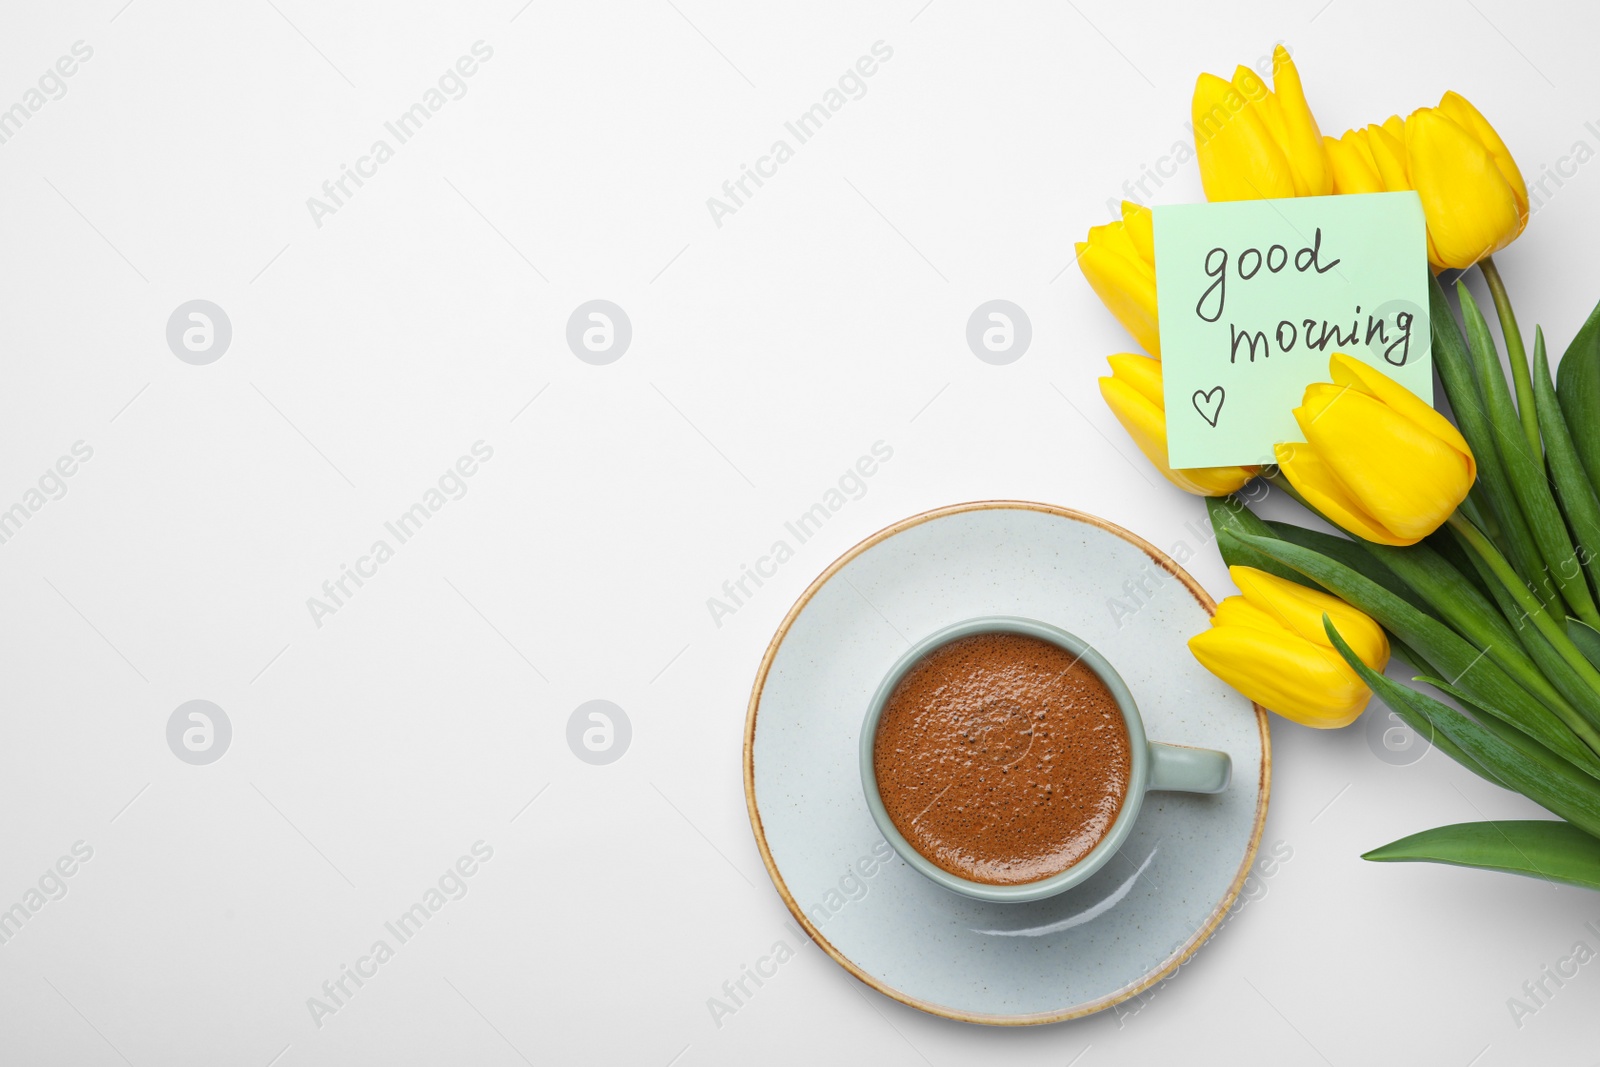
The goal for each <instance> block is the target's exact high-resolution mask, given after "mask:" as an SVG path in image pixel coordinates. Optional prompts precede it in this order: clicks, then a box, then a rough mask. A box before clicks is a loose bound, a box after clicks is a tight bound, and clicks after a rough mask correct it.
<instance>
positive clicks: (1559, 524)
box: [1078, 46, 1600, 889]
mask: <svg viewBox="0 0 1600 1067" xmlns="http://www.w3.org/2000/svg"><path fill="white" fill-rule="evenodd" d="M1272 81H1273V85H1272V86H1271V87H1270V88H1269V87H1268V86H1267V84H1266V83H1265V81H1264V80H1263V79H1262V78H1261V77H1260V76H1258V75H1257V74H1256V73H1255V72H1254V71H1251V70H1249V69H1247V68H1244V67H1241V68H1239V70H1238V72H1237V73H1236V74H1235V75H1234V77H1233V79H1232V80H1231V81H1225V80H1223V79H1222V78H1218V77H1215V76H1213V75H1209V74H1203V75H1201V76H1200V79H1199V82H1198V84H1197V85H1196V88H1195V95H1194V104H1193V110H1194V129H1195V136H1196V146H1195V147H1196V152H1195V157H1196V159H1197V161H1198V163H1199V167H1200V174H1201V179H1202V184H1203V186H1204V189H1205V193H1206V197H1207V199H1209V200H1214V201H1215V200H1240V199H1254V198H1271V197H1288V196H1326V195H1338V194H1343V193H1363V192H1396V191H1404V190H1414V191H1415V192H1416V193H1417V194H1418V197H1419V198H1420V200H1421V202H1422V208H1423V214H1424V217H1425V219H1426V223H1427V246H1428V259H1429V261H1430V264H1431V266H1432V268H1433V270H1432V273H1433V275H1434V276H1433V277H1432V278H1431V279H1430V292H1431V297H1430V302H1431V306H1430V320H1431V331H1432V352H1433V360H1434V365H1435V367H1436V369H1437V371H1438V373H1439V377H1440V380H1441V382H1442V383H1443V386H1444V390H1445V394H1446V396H1447V398H1448V399H1449V402H1450V409H1451V411H1452V412H1453V414H1454V422H1452V421H1451V420H1450V419H1448V418H1446V417H1445V416H1444V415H1442V414H1441V413H1439V412H1438V411H1436V410H1435V409H1434V408H1433V406H1432V405H1431V404H1429V403H1428V402H1427V401H1424V400H1422V399H1421V398H1419V397H1417V396H1416V395H1414V394H1413V393H1411V392H1410V391H1408V390H1407V389H1406V388H1405V387H1403V386H1401V385H1400V384H1398V383H1397V382H1395V381H1394V380H1392V379H1391V378H1389V377H1388V376H1387V375H1385V374H1383V373H1382V372H1380V371H1378V370H1375V369H1373V368H1372V367H1369V366H1367V365H1366V364H1364V363H1362V362H1359V361H1357V360H1355V359H1352V358H1350V357H1348V356H1346V355H1342V354H1336V355H1334V356H1333V357H1332V359H1331V360H1330V365H1329V378H1330V379H1331V380H1330V381H1328V382H1324V383H1319V384H1316V385H1312V386H1310V387H1309V388H1308V389H1306V391H1305V396H1304V398H1303V401H1302V403H1301V405H1300V407H1298V408H1296V409H1295V410H1294V416H1295V421H1296V422H1297V423H1298V425H1299V427H1300V430H1301V433H1302V434H1303V436H1304V438H1305V439H1304V440H1303V441H1296V442H1285V443H1282V444H1279V445H1278V446H1277V448H1276V458H1277V463H1276V464H1275V465H1273V466H1269V467H1265V468H1260V467H1252V466H1240V467H1208V468H1198V469H1178V470H1174V469H1172V468H1171V467H1170V466H1169V465H1168V463H1167V440H1166V416H1165V412H1164V409H1163V401H1162V378H1161V362H1160V360H1161V339H1160V329H1159V322H1158V318H1157V311H1156V298H1155V293H1156V287H1155V241H1154V234H1153V229H1152V221H1151V215H1150V212H1149V211H1148V210H1146V209H1145V208H1143V207H1140V206H1138V205H1135V204H1127V203H1125V204H1124V205H1123V213H1122V218H1121V219H1120V220H1118V221H1115V222H1112V223H1108V224H1106V225H1104V226H1096V227H1094V228H1093V229H1091V230H1090V231H1089V233H1088V237H1087V240H1085V241H1084V242H1082V243H1080V244H1079V245H1078V262H1079V264H1080V266H1081V267H1082V269H1083V273H1084V275H1085V277H1086V278H1087V279H1088V281H1089V284H1090V285H1091V286H1092V287H1093V289H1094V291H1095V292H1096V293H1097V294H1098V295H1099V297H1100V298H1101V300H1102V302H1104V304H1105V305H1106V307H1107V308H1108V309H1109V310H1110V311H1111V312H1112V314H1113V315H1115V316H1116V318H1117V319H1118V321H1120V322H1121V323H1122V324H1123V325H1124V326H1125V327H1126V328H1127V330H1128V332H1129V333H1130V334H1132V335H1133V337H1134V339H1135V340H1136V341H1137V342H1138V343H1139V345H1140V347H1142V348H1143V349H1144V353H1145V354H1136V353H1122V354H1118V355H1114V356H1111V357H1110V365H1111V374H1110V376H1108V377H1104V378H1101V379H1100V389H1101V394H1102V395H1103V396H1104V398H1105V401H1106V403H1107V404H1108V405H1109V406H1110V408H1111V410H1112V412H1113V413H1114V414H1115V416H1116V418H1117V419H1118V421H1119V422H1121V423H1122V425H1123V427H1124V428H1125V429H1126V430H1127V431H1128V433H1129V435H1130V436H1131V437H1132V438H1133V440H1134V442H1135V443H1136V444H1137V445H1138V447H1139V449H1140V451H1142V452H1143V453H1144V454H1145V456H1146V457H1147V458H1148V459H1149V460H1150V462H1151V463H1152V464H1154V465H1155V466H1156V467H1157V468H1158V469H1159V470H1160V471H1161V472H1162V474H1163V475H1165V476H1166V477H1167V478H1168V480H1170V481H1171V482H1172V483H1173V484H1174V485H1176V486H1177V487H1178V488H1180V489H1182V490H1184V491H1186V492H1189V493H1194V494H1197V495H1200V496H1204V497H1206V498H1207V500H1206V505H1207V508H1208V510H1209V512H1210V517H1211V521H1212V524H1213V526H1214V528H1215V530H1216V534H1217V544H1218V548H1219V550H1220V552H1221V554H1222V557H1223V559H1224V561H1225V562H1226V563H1227V564H1228V565H1229V573H1230V574H1231V575H1232V577H1233V580H1234V582H1235V583H1236V584H1237V585H1238V587H1239V589H1240V591H1241V592H1240V595H1239V596H1233V597H1228V598H1227V599H1225V600H1224V601H1223V602H1222V603H1221V604H1220V605H1219V607H1218V609H1217V612H1216V614H1215V616H1214V617H1213V618H1212V622H1211V627H1210V629H1208V630H1207V631H1206V632H1204V633H1201V634H1198V635H1196V636H1195V637H1194V638H1193V639H1192V640H1191V641H1190V648H1191V650H1192V651H1193V653H1194V655H1195V657H1196V658H1197V659H1198V660H1199V661H1200V663H1201V664H1203V665H1204V666H1205V667H1206V668H1207V669H1209V670H1211V671H1212V672H1213V673H1215V674H1217V675H1218V676H1219V677H1221V678H1223V679H1224V680H1225V681H1227V682H1228V683H1229V684H1231V685H1233V686H1234V687H1235V688H1236V689H1238V690H1239V691H1240V692H1242V693H1244V694H1245V695H1246V696H1249V697H1250V698H1251V699H1253V700H1255V701H1257V702H1258V703H1260V704H1261V705H1263V706H1264V707H1266V708H1268V709H1270V710H1272V711H1274V712H1276V713H1278V714H1280V715H1282V716H1284V717H1286V718H1289V719H1292V720H1294V721H1296V722H1299V723H1302V724H1304V725H1307V726H1314V727H1321V728H1335V727H1342V726H1346V725H1348V724H1350V723H1351V722H1353V721H1354V720H1355V719H1356V718H1357V717H1359V716H1360V714H1361V713H1362V711H1363V709H1364V708H1365V707H1366V705H1367V703H1368V700H1369V698H1370V697H1371V695H1372V694H1373V693H1374V692H1376V693H1377V695H1378V696H1379V698H1380V699H1381V700H1382V701H1383V702H1384V703H1385V704H1386V705H1387V706H1388V707H1389V708H1390V709H1391V710H1392V711H1393V712H1394V714H1395V715H1397V716H1398V717H1399V718H1400V719H1401V720H1403V721H1404V722H1405V723H1406V724H1408V725H1409V726H1410V727H1411V728H1412V729H1414V730H1416V731H1417V732H1418V733H1419V734H1420V735H1422V736H1424V737H1426V738H1429V739H1430V740H1431V741H1432V743H1433V745H1434V746H1435V747H1437V748H1438V749H1439V750H1441V751H1442V752H1444V753H1446V754H1447V755H1448V756H1450V757H1451V758H1452V759H1454V760H1456V761H1457V762H1458V763H1460V764H1461V765H1462V766H1464V767H1466V768H1467V769H1469V770H1471V771H1472V772H1473V773H1475V774H1478V775H1480V776H1482V777H1483V778H1485V779H1487V780H1488V781H1491V782H1494V783H1496V784H1498V785H1501V786H1504V787H1506V788H1509V789H1513V790H1515V791H1517V792H1520V793H1522V794H1523V795H1525V796H1527V797H1528V798H1529V799H1531V800H1533V801H1535V802H1536V803H1538V804H1539V805H1541V806H1543V807H1544V808H1546V809H1547V810H1549V811H1550V812H1551V813H1553V814H1554V815H1555V816H1556V817H1557V818H1556V819H1553V820H1532V821H1512V822H1482V823H1466V824H1460V825H1455V826H1444V827H1438V828H1435V829H1431V830H1425V831H1423V832H1421V833H1418V834H1415V835H1412V836H1410V837H1407V838H1404V839H1402V840H1399V841H1395V842H1393V843H1391V844H1388V845H1385V846H1383V847H1381V848H1378V849H1375V850H1373V851H1371V852H1369V853H1367V854H1366V858H1367V859H1371V860H1426V861H1433V862H1441V863H1451V864H1457V865H1461V866H1468V867H1479V868H1485V869H1490V870H1500V871H1508V872H1513V873H1518V874H1524V875H1529V876H1534V877H1541V878H1546V879H1550V880H1554V881H1561V882H1568V883H1572V884H1575V885H1581V886H1587V887H1590V888H1595V889H1600V608H1597V598H1596V590H1597V589H1600V307H1597V308H1596V309H1595V312H1594V313H1593V314H1591V315H1590V317H1589V319H1588V321H1587V322H1586V323H1585V324H1584V326H1583V327H1582V329H1580V330H1579V332H1578V334H1577V336H1576V337H1575V338H1574V339H1573V341H1572V343H1571V344H1570V346H1569V347H1568V348H1567V350H1566V353H1565V354H1564V355H1563V356H1562V358H1561V361H1560V364H1559V367H1560V375H1559V382H1557V381H1556V380H1555V379H1553V378H1552V375H1551V370H1550V364H1549V360H1548V358H1547V355H1546V351H1545V341H1544V335H1543V333H1542V331H1538V330H1536V331H1535V333H1534V341H1533V350H1532V355H1531V359H1530V357H1529V353H1528V351H1527V348H1526V346H1525V345H1524V341H1523V334H1522V332H1521V330H1520V329H1519V327H1518V325H1517V320H1516V315H1515V313H1514V311H1513V309H1512V305H1511V300H1510V297H1509V295H1508V294H1507V291H1506V288H1505V285H1504V284H1503V282H1502V280H1501V277H1500V274H1499V272H1498V271H1497V269H1496V268H1495V265H1494V261H1493V259H1492V258H1491V256H1492V254H1493V253H1494V252H1497V251H1499V250H1500V249H1502V248H1504V247H1505V246H1506V245H1508V244H1510V243H1511V242H1512V241H1513V240H1515V239H1516V238H1517V236H1518V235H1519V234H1520V233H1521V232H1522V230H1523V228H1524V226H1525V225H1526V224H1527V220H1528V207H1529V202H1528V193H1527V188H1526V186H1525V185H1524V184H1523V180H1522V176H1521V174H1520V172H1519V171H1518V168H1517V165H1516V162H1515V160H1514V159H1513V158H1512V156H1511V154H1510V152H1509V151H1508V150H1507V149H1506V146H1505V143H1504V142H1503V141H1502V140H1501V139H1500V137H1499V135H1498V134H1496V132H1495V130H1494V128H1493V127H1492V126H1490V124H1489V123H1488V121H1487V120H1486V119H1485V118H1484V117H1483V116H1482V115H1481V114H1480V113H1479V112H1478V110H1477V109H1476V108H1474V107H1473V106H1472V105H1471V104H1470V103H1468V102H1467V100H1466V99H1465V98H1463V97H1461V96H1460V95H1458V94H1456V93H1446V94H1445V95H1444V97H1443V99H1441V100H1440V102H1439V105H1438V106H1437V107H1431V108H1422V109H1420V110H1417V111H1415V112H1413V113H1412V114H1411V115H1410V116H1408V117H1407V118H1405V119H1401V118H1399V117H1391V118H1389V119H1388V120H1386V121H1385V122H1383V123H1381V124H1374V125H1370V126H1368V127H1366V128H1365V129H1360V130H1351V131H1349V132H1347V133H1345V134H1344V135H1343V136H1341V137H1338V138H1332V137H1324V136H1323V135H1322V134H1321V132H1320V131H1319V130H1318V127H1317V124H1316V120H1315V118H1314V117H1313V115H1312V112H1311V109H1310V106H1309V104H1308V103H1307V101H1306V96H1305V93H1304V91H1303V88H1302V85H1301V82H1300V77H1299V73H1298V72H1297V71H1296V69H1295V66H1294V63H1293V62H1292V61H1291V60H1290V58H1289V55H1288V53H1287V51H1286V50H1285V49H1283V48H1282V47H1281V46H1280V47H1279V48H1278V49H1277V50H1276V51H1275V53H1274V67H1273V71H1272ZM1471 268H1476V269H1477V270H1478V271H1479V272H1480V273H1481V274H1482V277H1483V279H1484V281H1485V283H1486V285H1487V288H1488V291H1489V294H1490V296H1491V298H1492V300H1493V304H1494V310H1495V317H1496V318H1497V319H1498V323H1499V333H1500V339H1501V342H1503V344H1504V346H1505V351H1506V355H1507V358H1508V363H1509V368H1510V372H1511V374H1510V381H1509V382H1508V381H1507V376H1506V373H1505V371H1504V370H1503V369H1502V368H1503V365H1502V363H1501V358H1500V351H1499V347H1498V345H1497V343H1496V340H1495V337H1494V332H1493V330H1492V329H1491V327H1490V325H1489V322H1488V320H1487V318H1486V317H1485V315H1484V313H1483V311H1482V310H1481V309H1480V307H1479V305H1478V304H1477V302H1476V301H1475V300H1474V299H1473V297H1472V294H1471V293H1470V292H1469V291H1468V289H1467V287H1466V286H1465V285H1464V284H1463V283H1462V282H1461V281H1460V280H1459V276H1460V274H1461V273H1462V272H1465V271H1467V270H1469V269H1471ZM1441 274H1443V275H1445V277H1446V278H1448V277H1450V276H1451V275H1456V276H1457V280H1456V283H1455V289H1456V294H1457V303H1458V305H1459V314H1460V317H1459V320H1458V318H1457V311H1456V309H1455V308H1452V306H1451V304H1450V301H1449V299H1448V297H1447V295H1446V291H1445V289H1444V286H1443V285H1442V284H1441V279H1440V277H1439V275H1441ZM1257 477H1261V478H1266V479H1268V480H1269V481H1270V482H1271V483H1272V484H1273V485H1274V486H1276V487H1278V488H1280V489H1281V490H1283V491H1284V492H1285V493H1287V494H1288V495H1289V496H1291V497H1293V498H1294V499H1295V500H1297V501H1299V503H1300V504H1302V505H1304V506H1305V507H1306V509H1307V510H1308V511H1310V512H1311V513H1312V514H1314V515H1316V516H1318V517H1320V518H1321V519H1323V520H1324V521H1325V522H1326V523H1327V524H1328V526H1329V527H1332V528H1335V529H1338V530H1342V531H1343V532H1344V534H1346V535H1348V536H1341V535H1339V534H1336V533H1328V532H1324V531H1322V530H1317V529H1310V528H1305V527H1301V526H1297V525H1293V524H1289V523H1282V522H1268V521H1264V520H1262V519H1261V518H1259V517H1258V516H1257V515H1255V514H1254V513H1253V512H1252V511H1251V510H1250V509H1249V507H1248V506H1246V504H1245V503H1244V501H1243V500H1242V499H1241V498H1240V497H1239V496H1237V495H1233V494H1236V492H1237V490H1239V489H1241V488H1242V487H1243V486H1244V485H1245V484H1246V483H1248V482H1250V481H1251V480H1252V479H1255V478H1257ZM1391 651H1392V652H1393V653H1394V654H1395V655H1397V656H1399V657H1400V658H1401V659H1403V660H1404V661H1405V662H1406V663H1408V664H1409V665H1410V666H1411V667H1413V668H1414V669H1415V671H1416V677H1414V678H1413V679H1412V680H1413V681H1414V682H1416V683H1418V684H1417V685H1416V686H1407V685H1402V684H1401V683H1399V682H1396V681H1394V680H1392V679H1390V678H1388V677H1387V676H1386V675H1385V674H1384V673H1383V672H1384V668H1385V667H1386V665H1387V664H1388V661H1389V657H1390V654H1391ZM1428 690H1432V693H1430V692H1429V691H1428ZM1442 698H1448V702H1447V700H1446V699H1442Z"/></svg>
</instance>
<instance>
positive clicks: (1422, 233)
mask: <svg viewBox="0 0 1600 1067" xmlns="http://www.w3.org/2000/svg"><path fill="white" fill-rule="evenodd" d="M1155 237H1156V301H1157V309H1158V314H1159V316H1160V320H1161V362H1162V373H1163V380H1164V382H1165V390H1166V407H1167V461H1168V463H1169V464H1170V465H1171V466H1173V467H1219V466H1227V465H1230V464H1235V463H1240V464H1247V463H1271V462H1272V461H1273V455H1272V446H1273V445H1274V444H1276V443H1277V442H1279V441H1300V440H1304V435H1302V434H1301V432H1300V428H1299V427H1298V426H1297V425H1296V424H1295V421H1294V415H1293V413H1292V412H1293V409H1294V408H1296V407H1298V406H1299V405H1300V399H1301V395H1302V394H1303V393H1304V392H1305V387H1306V386H1307V385H1310V384H1311V383H1312V382H1325V381H1329V380H1330V379H1329V375H1328V357H1329V356H1331V355H1332V354H1333V353H1335V352H1344V353H1346V354H1348V355H1350V356H1353V357H1355V358H1357V359H1360V360H1362V361H1363V362H1366V363H1369V364H1371V365H1372V366H1374V367H1377V368H1378V369H1379V370H1382V371H1383V372H1384V373H1385V374H1387V375H1389V376H1390V377H1391V378H1394V379H1395V380H1396V381H1398V382H1400V383H1401V384H1402V385H1404V386H1405V387H1406V388H1408V389H1410V390H1411V391H1412V392H1414V393H1416V394H1417V395H1418V396H1420V397H1422V398H1423V399H1424V400H1427V401H1428V402H1430V403H1432V401H1433V361H1432V358H1431V354H1430V351H1429V347H1430V343H1429V336H1430V335H1429V331H1428V247H1427V229H1426V225H1425V223H1424V221H1423V217H1422V202H1421V201H1420V200H1419V199H1418V198H1417V194H1416V193H1363V194H1359V195H1351V196H1306V197H1294V198H1291V199H1287V200H1240V201H1234V202H1231V203H1220V204H1180V205H1175V206H1172V207H1158V208H1156V209H1155Z"/></svg>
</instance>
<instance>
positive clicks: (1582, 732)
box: [1448, 512, 1600, 752]
mask: <svg viewBox="0 0 1600 1067" xmlns="http://www.w3.org/2000/svg"><path fill="white" fill-rule="evenodd" d="M1448 521H1449V523H1450V528H1451V529H1452V530H1454V531H1455V532H1456V533H1458V534H1460V535H1461V539H1462V540H1463V541H1465V542H1466V543H1467V544H1468V545H1470V546H1471V547H1472V550H1473V551H1474V552H1476V553H1477V554H1478V556H1479V557H1480V558H1481V559H1482V560H1483V561H1484V562H1485V563H1486V564H1488V566H1489V569H1490V570H1491V571H1492V572H1493V573H1494V576H1495V577H1496V578H1497V579H1499V581H1500V584H1501V585H1503V586H1504V587H1505V589H1506V591H1507V592H1508V593H1510V594H1511V596H1512V597H1513V598H1514V599H1515V600H1516V602H1517V606H1518V607H1520V608H1521V609H1522V610H1523V611H1524V612H1525V613H1526V614H1527V616H1528V618H1529V619H1531V620H1533V625H1534V626H1535V627H1536V628H1537V629H1538V631H1539V632H1540V633H1541V634H1543V635H1544V639H1545V640H1546V641H1549V642H1550V645H1551V647H1552V648H1554V649H1555V650H1556V652H1557V654H1558V655H1560V656H1561V658H1562V659H1563V660H1564V661H1566V663H1567V665H1568V666H1569V667H1571V668H1572V669H1573V670H1574V671H1575V672H1577V674H1578V677H1579V678H1581V679H1582V680H1583V683H1584V684H1585V685H1587V686H1588V687H1589V688H1590V689H1592V690H1594V691H1595V692H1597V693H1600V671H1597V670H1595V667H1594V664H1592V663H1590V662H1589V660H1588V659H1587V658H1586V657H1585V656H1584V654H1583V653H1582V652H1581V651H1579V649H1578V646H1577V645H1575V644H1573V643H1572V639H1571V638H1569V637H1568V636H1567V632H1566V630H1565V629H1564V628H1563V626H1562V625H1561V623H1558V622H1557V621H1556V620H1555V618H1554V617H1553V616H1551V614H1550V613H1549V612H1548V611H1546V610H1545V606H1544V604H1543V603H1542V602H1541V601H1540V600H1539V598H1538V597H1536V596H1534V594H1533V593H1532V591H1530V590H1529V589H1528V587H1527V586H1526V585H1524V584H1523V582H1522V579H1521V578H1519V577H1517V572H1516V571H1515V570H1514V569H1513V568H1512V566H1511V564H1510V563H1507V562H1506V558H1505V557H1504V556H1502V555H1501V554H1500V550H1499V549H1497V548H1495V547H1494V543H1493V542H1491V541H1490V540H1489V539H1488V538H1487V537H1485V536H1484V535H1483V531H1482V530H1480V529H1478V528H1477V527H1476V526H1474V525H1472V523H1471V522H1469V521H1468V520H1467V519H1466V518H1465V517H1464V516H1463V515H1462V514H1461V513H1460V512H1456V513H1455V514H1453V515H1451V516H1450V518H1449V520H1448ZM1563 718H1565V716H1563ZM1567 725H1568V726H1570V727H1572V729H1573V730H1574V731H1575V732H1577V733H1578V735H1579V736H1580V737H1582V738H1583V739H1584V741H1586V742H1587V743H1588V745H1589V747H1590V748H1594V749H1595V750H1596V751H1597V752H1600V748H1597V747H1596V746H1597V745H1600V735H1597V734H1596V733H1595V731H1594V728H1593V727H1591V726H1590V725H1589V724H1588V723H1587V722H1585V723H1583V728H1582V729H1580V728H1579V726H1578V725H1577V724H1576V723H1573V722H1568V723H1567Z"/></svg>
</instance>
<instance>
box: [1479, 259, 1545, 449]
mask: <svg viewBox="0 0 1600 1067" xmlns="http://www.w3.org/2000/svg"><path fill="white" fill-rule="evenodd" d="M1478 269H1479V270H1480V271H1482V272H1483V280H1484V281H1485V282H1487V283H1488V284H1489V295H1490V296H1492V297H1494V310H1495V312H1496V314H1498V315H1499V316H1500V332H1501V333H1502V334H1503V335H1504V336H1505V340H1506V361H1507V362H1509V363H1510V364H1511V381H1512V382H1513V383H1514V384H1515V386H1516V389H1517V417H1518V418H1519V419H1520V420H1521V421H1522V432H1523V433H1524V434H1525V435H1526V436H1527V438H1528V447H1529V448H1531V449H1533V455H1534V458H1535V459H1537V458H1539V457H1540V456H1543V455H1544V449H1543V447H1542V446H1541V444H1540V441H1539V414H1538V409H1537V408H1536V407H1535V406H1534V400H1533V376H1532V375H1531V374H1529V373H1528V353H1527V350H1526V349H1524V348H1523V347H1522V331H1521V330H1519V329H1518V328H1517V314H1516V312H1515V311H1513V310H1511V295H1510V294H1509V293H1507V292H1506V285H1505V282H1504V281H1502V280H1501V279H1500V268H1499V267H1496V266H1495V265H1494V257H1493V256H1484V257H1483V259H1482V260H1480V261H1479V263H1478Z"/></svg>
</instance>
